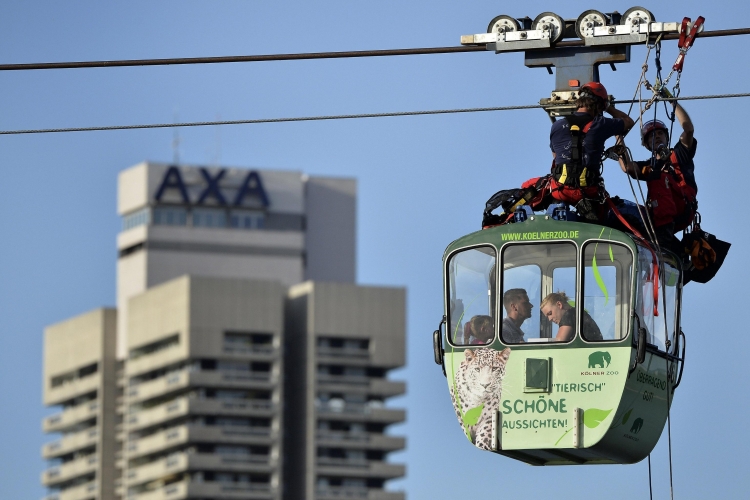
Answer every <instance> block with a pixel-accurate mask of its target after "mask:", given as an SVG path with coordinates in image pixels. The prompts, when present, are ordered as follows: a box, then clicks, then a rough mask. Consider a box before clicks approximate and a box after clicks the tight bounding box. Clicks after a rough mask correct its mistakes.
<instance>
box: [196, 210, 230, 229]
mask: <svg viewBox="0 0 750 500" xmlns="http://www.w3.org/2000/svg"><path fill="white" fill-rule="evenodd" d="M193 226H195V227H227V214H226V212H225V211H224V210H221V209H219V208H200V209H195V210H193Z"/></svg>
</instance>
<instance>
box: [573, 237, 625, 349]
mask: <svg viewBox="0 0 750 500" xmlns="http://www.w3.org/2000/svg"><path fill="white" fill-rule="evenodd" d="M632 260H633V258H632V256H631V253H630V251H629V250H628V249H627V248H626V247H624V246H622V245H617V244H614V243H610V242H604V241H600V242H594V243H588V244H587V245H586V247H585V248H584V251H583V263H584V275H583V309H584V311H585V312H584V314H585V315H588V316H589V317H590V318H591V319H592V320H593V321H594V322H595V323H596V325H597V327H598V328H599V331H600V332H601V337H602V338H600V339H599V338H596V336H595V335H594V336H591V338H587V335H586V332H585V331H584V332H583V333H584V338H585V339H586V340H589V341H596V340H620V339H622V338H624V337H626V336H627V331H628V330H627V321H628V313H629V311H630V283H631V281H630V270H631V268H632Z"/></svg>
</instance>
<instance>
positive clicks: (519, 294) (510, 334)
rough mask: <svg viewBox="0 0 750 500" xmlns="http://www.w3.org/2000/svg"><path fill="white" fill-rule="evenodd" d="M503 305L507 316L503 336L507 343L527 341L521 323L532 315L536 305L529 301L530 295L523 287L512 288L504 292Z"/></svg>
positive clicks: (504, 320)
mask: <svg viewBox="0 0 750 500" xmlns="http://www.w3.org/2000/svg"><path fill="white" fill-rule="evenodd" d="M503 307H505V312H506V313H507V316H506V317H505V319H503V327H502V328H503V329H502V336H503V342H505V343H506V344H520V343H521V342H526V340H524V338H523V335H524V333H523V330H521V325H522V324H523V322H524V321H526V320H527V319H529V318H530V317H531V309H532V308H533V307H534V306H533V305H532V304H531V302H529V296H528V294H527V293H526V290H524V289H523V288H511V289H510V290H508V291H507V292H505V293H504V294H503Z"/></svg>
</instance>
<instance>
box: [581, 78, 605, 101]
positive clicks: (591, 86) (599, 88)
mask: <svg viewBox="0 0 750 500" xmlns="http://www.w3.org/2000/svg"><path fill="white" fill-rule="evenodd" d="M584 91H588V92H589V93H591V94H594V95H595V96H596V97H598V98H599V99H601V100H602V101H604V102H607V99H609V94H607V89H605V88H604V85H602V84H601V83H599V82H589V83H586V84H584V85H583V87H581V91H580V92H581V93H583V92H584Z"/></svg>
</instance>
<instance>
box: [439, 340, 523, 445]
mask: <svg viewBox="0 0 750 500" xmlns="http://www.w3.org/2000/svg"><path fill="white" fill-rule="evenodd" d="M509 356H510V348H505V349H504V350H502V351H496V350H495V349H488V348H484V349H467V350H465V351H464V360H463V361H462V362H461V364H460V365H459V367H458V370H457V372H456V376H455V379H454V383H453V384H451V385H450V393H451V399H452V400H453V409H454V410H455V411H456V416H457V417H458V421H459V423H460V424H461V426H462V427H464V416H465V415H466V413H467V412H468V411H469V410H471V409H473V408H477V407H479V406H481V405H482V404H483V405H484V407H483V408H482V410H481V414H480V416H479V419H478V420H477V421H476V423H475V424H474V425H467V426H465V429H466V431H467V436H468V437H469V439H470V440H471V442H472V443H474V445H475V446H476V447H477V448H480V449H483V450H491V449H492V413H493V412H495V411H497V410H498V409H499V407H500V396H501V393H502V389H503V377H504V376H505V365H506V364H507V363H508V357H509ZM455 392H458V401H459V402H458V403H457V401H456V395H455V394H454V393H455ZM459 404H460V406H459Z"/></svg>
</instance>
